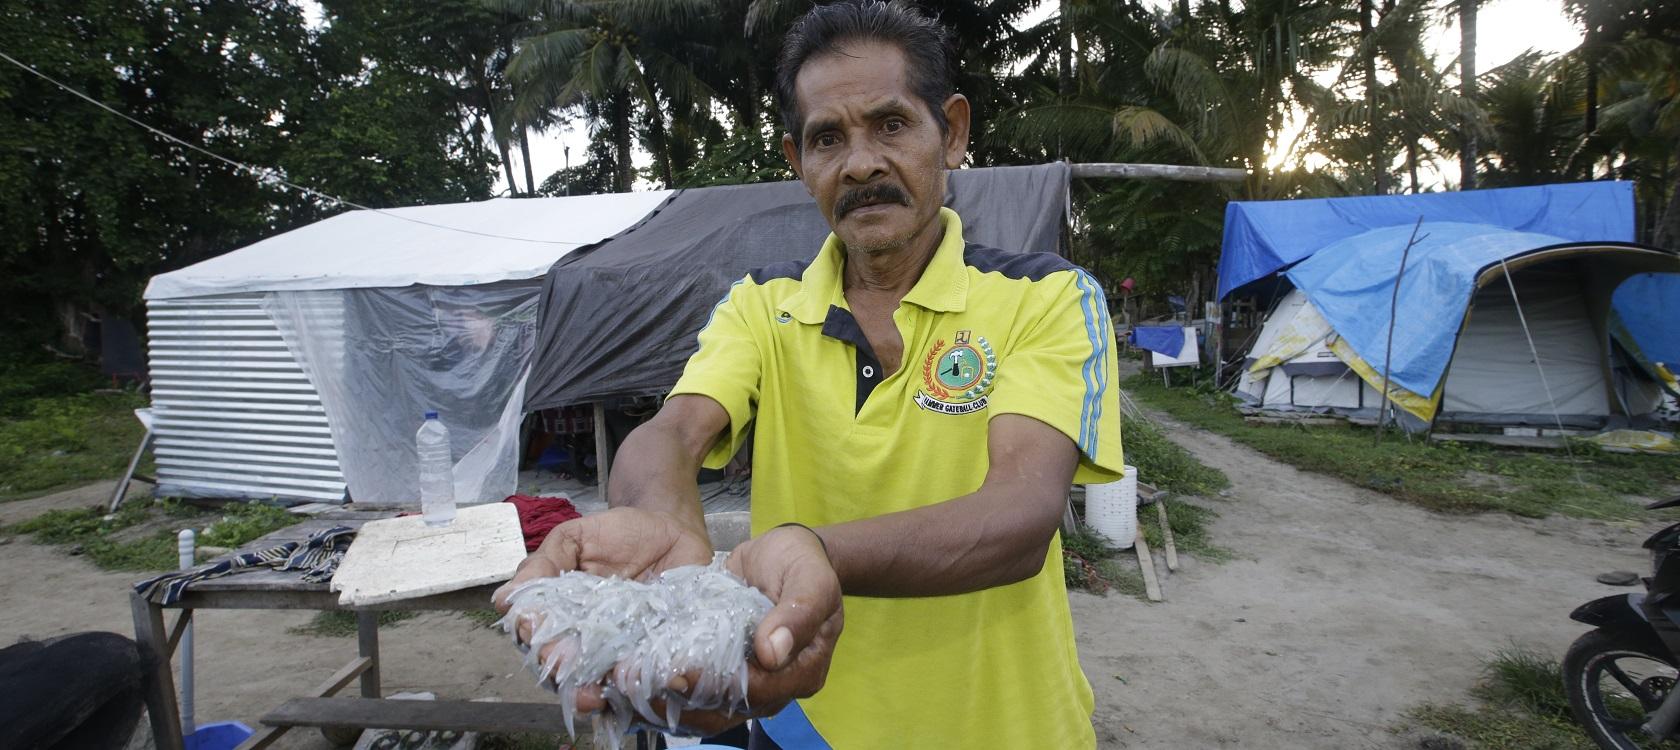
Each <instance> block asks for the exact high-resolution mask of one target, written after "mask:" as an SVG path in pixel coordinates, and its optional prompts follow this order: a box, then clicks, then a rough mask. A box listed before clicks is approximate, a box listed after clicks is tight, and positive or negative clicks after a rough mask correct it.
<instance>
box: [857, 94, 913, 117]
mask: <svg viewBox="0 0 1680 750" xmlns="http://www.w3.org/2000/svg"><path fill="white" fill-rule="evenodd" d="M915 113H916V110H915V108H914V107H911V106H910V103H909V102H906V101H904V100H903V99H891V100H888V101H885V102H882V103H880V104H877V105H875V106H874V107H871V108H869V110H868V111H866V112H864V113H863V118H864V119H865V120H879V119H881V118H883V117H892V116H895V115H896V116H898V117H905V118H909V117H913V116H914V115H915Z"/></svg>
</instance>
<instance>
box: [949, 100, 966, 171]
mask: <svg viewBox="0 0 1680 750" xmlns="http://www.w3.org/2000/svg"><path fill="white" fill-rule="evenodd" d="M970 115H971V113H970V112H969V109H968V97H966V96H963V95H962V94H952V95H951V98H949V99H946V100H945V124H946V131H945V168H946V169H956V168H957V167H960V166H962V163H963V160H965V159H967V158H968V126H969V117H970Z"/></svg>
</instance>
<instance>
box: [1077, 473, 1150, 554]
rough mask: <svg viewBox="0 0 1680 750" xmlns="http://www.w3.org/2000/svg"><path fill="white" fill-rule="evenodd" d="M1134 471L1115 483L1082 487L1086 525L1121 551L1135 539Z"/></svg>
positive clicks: (1135, 499) (1135, 496)
mask: <svg viewBox="0 0 1680 750" xmlns="http://www.w3.org/2000/svg"><path fill="white" fill-rule="evenodd" d="M1137 496H1138V493H1137V468H1136V467H1133V466H1127V467H1126V475H1125V476H1124V477H1122V478H1121V479H1120V481H1118V482H1109V483H1107V484H1088V485H1085V524H1086V525H1087V526H1090V527H1091V530H1093V531H1095V532H1097V533H1098V534H1101V535H1103V536H1105V537H1108V540H1109V541H1110V542H1112V543H1113V544H1114V546H1115V547H1118V548H1120V549H1131V548H1132V544H1133V542H1134V541H1135V540H1136V539H1137Z"/></svg>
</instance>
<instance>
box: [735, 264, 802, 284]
mask: <svg viewBox="0 0 1680 750" xmlns="http://www.w3.org/2000/svg"><path fill="white" fill-rule="evenodd" d="M810 265H811V261H809V260H784V261H782V262H780V263H771V264H770V265H768V266H765V267H763V268H756V269H753V271H752V272H751V273H748V274H747V275H748V276H751V277H752V280H753V283H754V284H763V283H766V282H769V281H770V280H772V279H797V278H799V277H800V276H803V275H804V274H805V269H806V268H807V267H809V266H810Z"/></svg>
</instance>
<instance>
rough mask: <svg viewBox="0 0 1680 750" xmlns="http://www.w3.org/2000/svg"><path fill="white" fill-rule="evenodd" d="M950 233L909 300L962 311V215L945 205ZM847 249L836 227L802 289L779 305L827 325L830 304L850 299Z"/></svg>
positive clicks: (941, 215) (964, 300) (965, 284)
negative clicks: (846, 281)
mask: <svg viewBox="0 0 1680 750" xmlns="http://www.w3.org/2000/svg"><path fill="white" fill-rule="evenodd" d="M939 218H940V220H941V221H943V222H944V223H945V237H944V238H943V239H942V240H940V242H939V247H938V248H936V249H935V250H934V251H933V259H932V260H930V261H928V265H927V268H924V269H922V277H921V278H920V279H917V280H916V285H915V286H913V287H911V288H910V292H909V293H908V294H905V295H904V301H905V302H909V303H911V304H914V305H917V306H919V307H923V308H926V309H928V310H931V311H933V312H962V311H963V310H964V309H966V308H967V306H968V273H966V265H967V264H966V263H964V261H963V235H962V219H961V218H960V217H958V216H957V212H955V211H952V210H951V209H949V208H944V207H941V208H940V209H939ZM845 268H846V249H845V247H844V246H843V245H841V244H840V238H839V237H836V236H835V235H834V234H833V233H832V232H831V233H829V235H828V239H827V240H825V241H823V246H822V250H821V251H820V252H818V253H817V257H816V259H815V260H813V261H811V265H810V266H809V267H807V268H806V269H805V273H804V274H803V275H802V276H800V283H799V291H798V292H795V293H794V294H793V296H791V297H788V298H787V299H786V300H784V301H783V302H782V304H781V305H780V306H779V308H780V309H781V310H785V311H787V312H788V313H789V314H790V315H792V316H793V317H794V318H796V319H797V320H799V322H801V323H807V324H812V325H816V324H821V323H822V322H823V321H824V320H825V319H826V318H827V317H828V308H829V306H830V305H835V304H844V299H845V295H844V294H843V293H842V292H843V289H844V277H843V275H844V271H845Z"/></svg>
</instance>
